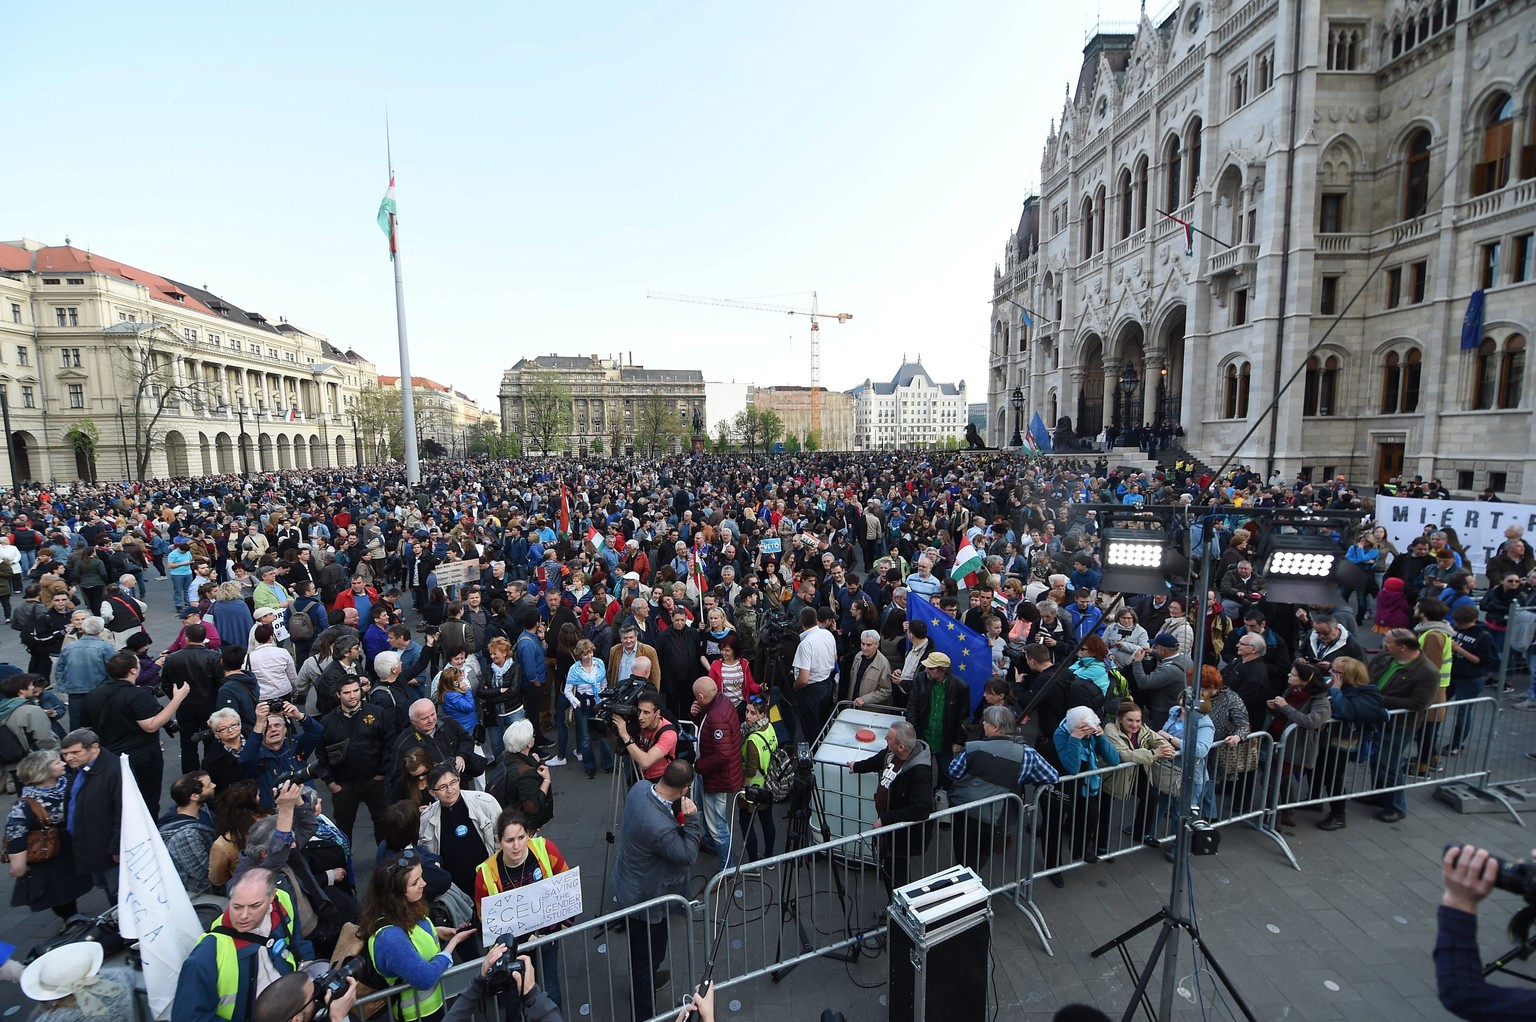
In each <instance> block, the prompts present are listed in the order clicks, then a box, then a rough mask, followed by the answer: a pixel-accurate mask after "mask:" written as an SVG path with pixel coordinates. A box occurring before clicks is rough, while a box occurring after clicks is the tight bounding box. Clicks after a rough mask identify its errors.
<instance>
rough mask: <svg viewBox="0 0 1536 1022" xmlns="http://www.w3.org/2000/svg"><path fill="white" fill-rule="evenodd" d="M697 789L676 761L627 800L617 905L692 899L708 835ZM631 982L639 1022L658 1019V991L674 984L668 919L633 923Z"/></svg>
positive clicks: (688, 768) (639, 918)
mask: <svg viewBox="0 0 1536 1022" xmlns="http://www.w3.org/2000/svg"><path fill="white" fill-rule="evenodd" d="M692 789H693V764H692V763H689V762H688V761H687V760H684V759H678V760H673V761H672V762H671V763H670V764H669V765H668V766H667V769H666V771H665V772H664V773H663V774H662V775H661V778H660V780H657V781H655V782H650V781H640V782H639V783H637V784H636V785H635V786H634V787H632V788H630V789H629V795H628V797H627V798H626V799H625V800H624V818H623V820H622V822H621V824H620V828H619V855H618V859H617V861H616V863H615V865H614V876H613V900H614V902H615V903H616V904H617V905H618V907H619V908H628V907H629V906H631V905H638V904H640V903H642V902H645V901H649V900H651V899H652V898H659V897H661V896H662V895H664V894H680V895H682V896H683V897H684V898H686V897H687V896H688V876H689V873H690V872H691V871H692V867H693V864H694V863H695V862H696V861H697V860H698V858H699V836H700V834H701V833H702V832H703V826H702V822H701V820H700V818H699V810H698V807H697V806H695V805H694V804H693V799H691V798H689V797H688V794H687V793H688V792H689V791H691V790H692ZM628 929H629V977H630V978H629V982H630V991H631V995H632V999H631V1003H632V1009H633V1012H634V1017H635V1020H636V1022H645V1020H646V1019H649V1018H650V1017H651V1016H652V1015H653V1014H655V999H656V990H657V988H659V987H664V986H666V985H667V980H668V979H669V978H670V977H669V976H668V974H667V970H665V969H661V968H660V966H661V963H662V962H663V961H665V960H666V957H667V913H666V910H665V909H664V908H660V907H655V906H653V907H651V908H649V909H647V910H645V912H644V913H636V914H635V915H634V916H632V917H631V918H630V919H629V926H628Z"/></svg>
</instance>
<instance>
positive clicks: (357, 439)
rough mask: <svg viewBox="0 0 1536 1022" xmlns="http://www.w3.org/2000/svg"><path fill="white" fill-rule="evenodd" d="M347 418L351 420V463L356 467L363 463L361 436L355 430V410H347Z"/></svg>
mask: <svg viewBox="0 0 1536 1022" xmlns="http://www.w3.org/2000/svg"><path fill="white" fill-rule="evenodd" d="M347 418H349V419H351V420H352V464H353V466H354V467H356V466H358V465H361V464H362V463H363V437H362V434H360V433H359V432H358V431H357V412H355V411H349V412H347Z"/></svg>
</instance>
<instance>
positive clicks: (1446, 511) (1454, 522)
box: [1376, 496, 1536, 575]
mask: <svg viewBox="0 0 1536 1022" xmlns="http://www.w3.org/2000/svg"><path fill="white" fill-rule="evenodd" d="M1376 521H1377V522H1378V523H1379V524H1381V525H1383V526H1385V527H1386V530H1387V536H1388V537H1389V538H1390V539H1391V540H1392V545H1393V546H1395V547H1397V549H1398V550H1401V551H1404V552H1406V551H1407V550H1408V543H1409V542H1410V541H1411V540H1413V539H1415V538H1417V537H1419V536H1422V535H1423V534H1424V529H1425V527H1426V526H1433V527H1434V528H1436V529H1443V528H1446V527H1447V526H1449V527H1451V528H1453V529H1455V530H1456V536H1457V538H1458V539H1460V540H1461V545H1462V546H1463V547H1464V548H1465V549H1466V551H1467V562H1468V563H1467V565H1466V567H1467V570H1468V571H1472V572H1475V573H1477V574H1479V575H1481V574H1482V573H1483V569H1484V567H1485V566H1486V565H1487V563H1488V559H1489V558H1490V557H1492V556H1493V555H1494V554H1495V553H1497V552H1498V549H1499V544H1500V543H1503V542H1504V530H1505V529H1507V528H1509V527H1510V526H1511V525H1521V526H1524V527H1525V532H1526V535H1528V536H1529V535H1531V534H1533V533H1536V504H1506V503H1502V502H1501V503H1488V502H1485V501H1477V500H1422V499H1420V498H1417V497H1386V496H1380V497H1377V498H1376Z"/></svg>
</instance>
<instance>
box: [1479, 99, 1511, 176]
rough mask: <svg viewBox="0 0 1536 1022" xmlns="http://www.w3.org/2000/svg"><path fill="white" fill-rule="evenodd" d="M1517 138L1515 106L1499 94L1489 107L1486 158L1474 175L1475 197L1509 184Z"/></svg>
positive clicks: (1483, 158) (1486, 129)
mask: <svg viewBox="0 0 1536 1022" xmlns="http://www.w3.org/2000/svg"><path fill="white" fill-rule="evenodd" d="M1514 138H1515V102H1514V100H1512V99H1510V98H1509V96H1508V95H1507V94H1505V93H1502V92H1501V93H1499V94H1498V95H1497V96H1495V97H1494V98H1493V101H1492V102H1491V103H1489V104H1488V119H1487V121H1486V122H1485V123H1484V127H1483V157H1482V162H1480V163H1479V164H1478V165H1477V168H1476V170H1475V171H1474V172H1473V175H1472V194H1473V195H1486V194H1487V193H1489V192H1491V191H1495V190H1497V189H1499V188H1503V187H1504V186H1505V185H1507V184H1509V154H1510V149H1511V148H1512V147H1513V145H1514Z"/></svg>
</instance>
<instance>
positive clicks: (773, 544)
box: [757, 536, 784, 554]
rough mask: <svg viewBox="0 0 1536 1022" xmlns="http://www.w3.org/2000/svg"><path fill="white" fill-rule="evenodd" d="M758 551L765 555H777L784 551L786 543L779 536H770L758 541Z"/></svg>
mask: <svg viewBox="0 0 1536 1022" xmlns="http://www.w3.org/2000/svg"><path fill="white" fill-rule="evenodd" d="M757 549H758V550H759V551H761V552H762V553H765V554H776V553H779V552H780V551H781V550H783V549H784V541H783V540H781V539H779V537H777V536H770V537H768V538H766V539H763V540H760V541H758V544H757Z"/></svg>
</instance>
